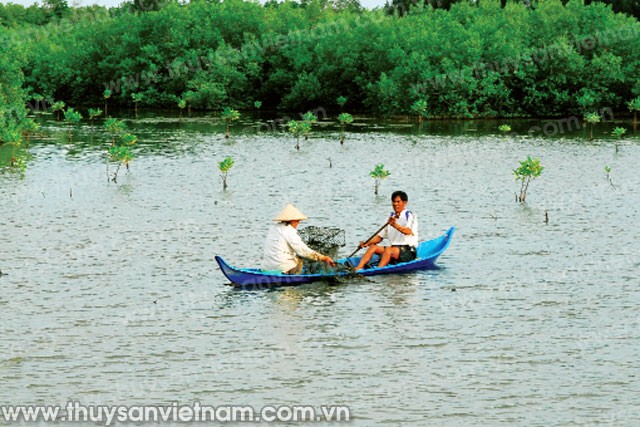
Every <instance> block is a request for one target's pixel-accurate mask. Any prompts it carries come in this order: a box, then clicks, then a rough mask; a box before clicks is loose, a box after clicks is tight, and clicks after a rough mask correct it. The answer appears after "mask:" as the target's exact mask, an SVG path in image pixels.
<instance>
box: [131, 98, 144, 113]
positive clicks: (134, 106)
mask: <svg viewBox="0 0 640 427" xmlns="http://www.w3.org/2000/svg"><path fill="white" fill-rule="evenodd" d="M131 99H132V100H133V111H134V114H135V117H136V119H137V118H138V104H139V103H141V102H142V101H143V100H144V95H143V94H141V93H132V94H131Z"/></svg>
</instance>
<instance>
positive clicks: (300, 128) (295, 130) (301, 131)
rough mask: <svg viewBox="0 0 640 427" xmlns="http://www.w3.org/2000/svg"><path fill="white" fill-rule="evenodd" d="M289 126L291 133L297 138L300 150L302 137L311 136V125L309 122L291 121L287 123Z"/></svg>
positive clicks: (297, 146) (297, 148)
mask: <svg viewBox="0 0 640 427" xmlns="http://www.w3.org/2000/svg"><path fill="white" fill-rule="evenodd" d="M287 126H288V127H289V132H291V134H292V135H293V136H295V137H296V150H300V137H301V136H302V135H308V134H309V132H310V129H311V125H310V124H309V123H308V122H299V121H297V120H291V121H289V123H287Z"/></svg>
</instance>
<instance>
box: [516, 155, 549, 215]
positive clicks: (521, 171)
mask: <svg viewBox="0 0 640 427" xmlns="http://www.w3.org/2000/svg"><path fill="white" fill-rule="evenodd" d="M543 170H544V167H543V166H542V165H540V159H532V158H531V157H529V156H527V159H526V160H522V161H521V162H520V166H519V167H518V168H517V169H515V170H514V171H513V175H514V176H515V178H516V181H522V184H521V185H520V195H517V194H516V202H520V203H525V202H526V199H527V190H528V189H529V184H530V183H531V181H532V180H534V179H536V178H537V177H539V176H540V174H541V173H542V171H543Z"/></svg>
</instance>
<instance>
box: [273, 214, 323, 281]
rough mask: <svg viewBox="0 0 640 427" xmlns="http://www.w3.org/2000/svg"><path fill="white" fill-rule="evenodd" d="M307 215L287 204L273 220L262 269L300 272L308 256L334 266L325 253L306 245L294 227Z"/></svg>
mask: <svg viewBox="0 0 640 427" xmlns="http://www.w3.org/2000/svg"><path fill="white" fill-rule="evenodd" d="M305 219H307V217H306V216H305V215H304V214H303V213H302V212H300V211H299V210H298V209H296V208H295V207H294V206H293V205H291V204H289V205H287V206H286V207H285V208H284V209H283V210H282V211H281V212H280V213H279V214H278V215H277V216H276V217H275V218H274V219H273V220H274V221H276V223H275V224H273V225H272V226H271V228H270V229H269V233H268V234H267V240H266V242H265V245H264V255H263V258H262V269H263V270H280V271H282V272H283V273H286V274H300V273H301V272H302V264H303V263H302V259H301V258H309V259H313V260H316V261H322V262H326V263H327V264H329V265H331V266H334V265H335V263H334V262H333V260H332V259H331V257H328V256H326V255H322V254H321V253H318V252H316V251H314V250H313V249H311V248H310V247H309V246H307V245H306V244H305V243H304V242H303V241H302V239H301V238H300V235H299V234H298V231H297V230H296V228H298V224H299V223H300V221H302V220H305Z"/></svg>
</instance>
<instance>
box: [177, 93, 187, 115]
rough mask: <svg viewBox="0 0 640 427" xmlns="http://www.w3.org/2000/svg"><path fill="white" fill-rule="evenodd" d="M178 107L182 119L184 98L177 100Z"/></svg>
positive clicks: (184, 105)
mask: <svg viewBox="0 0 640 427" xmlns="http://www.w3.org/2000/svg"><path fill="white" fill-rule="evenodd" d="M178 108H179V109H180V118H181V119H182V111H183V110H184V109H185V108H187V101H186V100H185V99H184V98H182V99H179V100H178Z"/></svg>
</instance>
